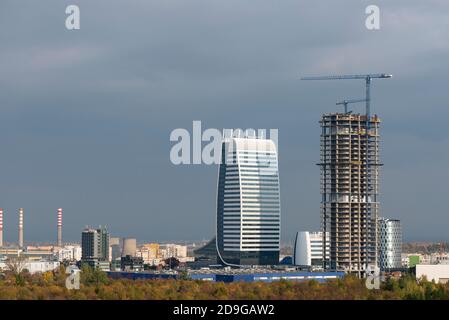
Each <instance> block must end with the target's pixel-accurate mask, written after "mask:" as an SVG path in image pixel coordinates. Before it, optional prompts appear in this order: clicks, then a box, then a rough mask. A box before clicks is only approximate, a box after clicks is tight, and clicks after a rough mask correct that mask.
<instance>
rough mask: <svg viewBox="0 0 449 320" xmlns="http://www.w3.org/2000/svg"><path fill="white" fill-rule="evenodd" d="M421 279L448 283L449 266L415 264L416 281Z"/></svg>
mask: <svg viewBox="0 0 449 320" xmlns="http://www.w3.org/2000/svg"><path fill="white" fill-rule="evenodd" d="M423 277H425V278H426V279H427V280H428V281H432V280H433V281H435V282H436V283H447V282H449V264H417V265H416V279H418V280H419V279H421V278H423Z"/></svg>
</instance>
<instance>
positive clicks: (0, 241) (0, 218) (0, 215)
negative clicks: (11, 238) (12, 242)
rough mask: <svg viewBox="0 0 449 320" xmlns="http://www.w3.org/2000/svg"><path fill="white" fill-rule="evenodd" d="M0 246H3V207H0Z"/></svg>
mask: <svg viewBox="0 0 449 320" xmlns="http://www.w3.org/2000/svg"><path fill="white" fill-rule="evenodd" d="M0 247H3V209H2V208H0Z"/></svg>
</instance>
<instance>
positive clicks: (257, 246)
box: [216, 138, 281, 265]
mask: <svg viewBox="0 0 449 320" xmlns="http://www.w3.org/2000/svg"><path fill="white" fill-rule="evenodd" d="M280 223H281V208H280V195H279V172H278V159H277V150H276V146H275V144H274V142H273V141H272V140H267V139H257V138H227V139H224V140H223V143H222V154H221V163H220V166H219V177H218V194H217V242H216V244H217V250H218V257H219V261H220V262H221V263H223V264H225V265H274V264H278V262H279V248H280Z"/></svg>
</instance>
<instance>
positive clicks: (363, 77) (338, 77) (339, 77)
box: [301, 73, 393, 125]
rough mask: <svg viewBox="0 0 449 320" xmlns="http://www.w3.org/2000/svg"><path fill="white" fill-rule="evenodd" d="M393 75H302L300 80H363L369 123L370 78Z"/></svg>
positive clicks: (383, 77) (385, 77)
mask: <svg viewBox="0 0 449 320" xmlns="http://www.w3.org/2000/svg"><path fill="white" fill-rule="evenodd" d="M391 77H393V76H392V75H391V74H387V73H370V74H352V75H335V76H314V77H302V78H301V80H348V79H359V80H365V85H366V91H365V94H366V98H365V102H366V121H367V123H368V125H369V118H370V116H371V114H370V102H371V80H372V79H388V78H391Z"/></svg>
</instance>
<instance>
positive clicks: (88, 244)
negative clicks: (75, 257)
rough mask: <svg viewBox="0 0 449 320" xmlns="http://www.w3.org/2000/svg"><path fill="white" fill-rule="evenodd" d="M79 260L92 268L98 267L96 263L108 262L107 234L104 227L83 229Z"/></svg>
mask: <svg viewBox="0 0 449 320" xmlns="http://www.w3.org/2000/svg"><path fill="white" fill-rule="evenodd" d="M81 260H82V263H88V264H89V265H91V266H92V267H96V266H98V265H99V264H98V262H108V261H109V232H108V230H107V229H106V228H105V227H99V228H98V229H93V228H89V227H86V229H84V231H83V232H82V234H81ZM102 268H103V264H102Z"/></svg>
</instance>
